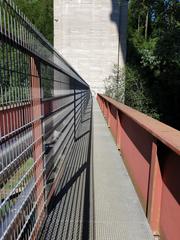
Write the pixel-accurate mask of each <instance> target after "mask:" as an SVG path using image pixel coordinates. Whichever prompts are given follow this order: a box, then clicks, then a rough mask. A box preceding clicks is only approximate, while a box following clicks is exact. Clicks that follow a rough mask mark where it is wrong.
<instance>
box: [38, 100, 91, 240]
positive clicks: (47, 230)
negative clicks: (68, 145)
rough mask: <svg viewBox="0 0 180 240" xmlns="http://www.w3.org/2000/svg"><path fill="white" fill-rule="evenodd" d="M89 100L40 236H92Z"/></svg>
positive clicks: (76, 239)
mask: <svg viewBox="0 0 180 240" xmlns="http://www.w3.org/2000/svg"><path fill="white" fill-rule="evenodd" d="M91 132H92V101H91V100H90V102H89V105H88V107H87V109H86V112H85V114H84V117H83V118H82V124H81V126H80V127H79V129H78V132H77V134H76V140H75V143H74V145H73V146H72V149H71V151H70V152H69V154H68V156H67V159H66V163H65V167H64V174H63V177H62V179H61V182H60V184H59V188H58V190H57V192H56V194H55V196H54V197H53V198H52V201H51V203H50V205H49V206H48V212H47V218H46V220H45V223H44V226H43V228H42V231H41V233H40V237H39V239H40V240H44V239H46V240H57V239H64V240H69V239H71V240H80V239H82V240H88V239H93V236H92V235H93V204H92V203H93V201H92V199H93V197H92V193H93V189H92V184H91V174H92V172H91V164H92V163H91V160H92V154H91V151H92V149H91Z"/></svg>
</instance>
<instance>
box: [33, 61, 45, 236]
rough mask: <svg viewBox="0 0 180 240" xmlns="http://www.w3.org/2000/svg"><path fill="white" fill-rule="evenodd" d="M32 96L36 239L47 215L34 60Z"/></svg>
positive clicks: (36, 67) (37, 78)
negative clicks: (44, 216)
mask: <svg viewBox="0 0 180 240" xmlns="http://www.w3.org/2000/svg"><path fill="white" fill-rule="evenodd" d="M31 96H32V117H33V119H37V120H36V121H35V122H34V123H33V126H32V130H33V141H34V142H35V144H34V148H33V159H34V162H35V170H34V175H35V181H36V190H35V191H36V192H35V197H36V201H38V199H39V198H40V199H39V201H38V202H37V210H36V219H38V221H37V224H36V226H35V229H34V232H33V234H32V239H35V238H36V234H37V232H38V229H39V227H40V224H41V221H42V217H43V216H42V215H44V214H45V212H44V210H43V208H44V206H45V199H44V192H43V195H42V197H40V196H41V194H42V191H43V189H44V176H43V168H44V166H43V142H42V123H41V85H40V76H39V71H38V63H37V62H36V60H35V59H34V58H31Z"/></svg>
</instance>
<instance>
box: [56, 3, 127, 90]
mask: <svg viewBox="0 0 180 240" xmlns="http://www.w3.org/2000/svg"><path fill="white" fill-rule="evenodd" d="M121 2H122V3H121V7H119V5H118V0H54V46H55V48H56V49H57V50H58V51H60V53H61V54H62V55H63V57H64V58H65V59H66V60H67V61H68V62H69V63H70V64H71V65H72V66H73V67H74V68H75V69H76V71H77V72H79V74H80V75H81V76H82V77H83V78H84V80H85V81H87V82H88V83H89V84H90V86H91V88H92V90H94V91H95V92H103V91H104V82H103V80H104V79H105V78H106V77H108V76H109V74H110V73H111V70H112V67H113V65H114V64H118V63H119V65H120V66H123V65H124V58H125V52H126V27H127V0H123V1H121ZM119 39H120V45H119Z"/></svg>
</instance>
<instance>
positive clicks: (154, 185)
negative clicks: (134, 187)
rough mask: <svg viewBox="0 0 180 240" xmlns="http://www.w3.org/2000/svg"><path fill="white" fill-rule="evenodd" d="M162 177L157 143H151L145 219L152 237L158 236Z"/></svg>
mask: <svg viewBox="0 0 180 240" xmlns="http://www.w3.org/2000/svg"><path fill="white" fill-rule="evenodd" d="M161 195H162V176H161V169H160V164H159V160H158V155H157V141H156V139H154V141H153V142H152V154H151V166H150V179H149V193H148V200H147V201H148V204H147V217H148V220H149V223H150V226H151V229H152V231H153V234H154V236H159V221H160V210H161Z"/></svg>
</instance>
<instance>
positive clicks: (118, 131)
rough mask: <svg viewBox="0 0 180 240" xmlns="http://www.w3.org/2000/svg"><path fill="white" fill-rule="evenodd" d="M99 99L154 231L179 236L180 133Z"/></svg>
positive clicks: (162, 236)
mask: <svg viewBox="0 0 180 240" xmlns="http://www.w3.org/2000/svg"><path fill="white" fill-rule="evenodd" d="M97 101H98V103H99V106H100V108H101V110H102V112H103V114H104V117H105V119H106V121H107V124H108V126H109V128H110V130H111V132H112V135H113V137H114V139H115V141H116V144H117V147H118V149H120V151H121V154H122V156H123V160H124V163H125V165H126V167H127V169H128V171H129V174H130V176H131V179H132V181H133V183H134V186H135V188H136V191H137V193H138V195H139V198H140V200H141V203H142V206H143V208H144V211H145V214H146V216H147V218H148V220H149V223H150V225H151V228H152V231H153V234H154V235H155V236H160V239H165V240H171V239H173V240H178V239H179V236H180V228H179V222H180V207H179V203H180V188H179V182H180V174H179V170H180V145H179V144H180V132H179V131H178V130H176V129H173V128H171V127H169V126H167V125H165V124H163V123H161V122H159V121H157V120H155V119H153V118H151V117H148V116H147V115H145V114H143V113H140V112H138V111H136V110H134V109H132V108H130V107H128V106H126V105H124V104H122V103H119V102H117V101H115V100H113V99H111V98H109V97H107V96H105V95H101V94H98V95H97Z"/></svg>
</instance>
